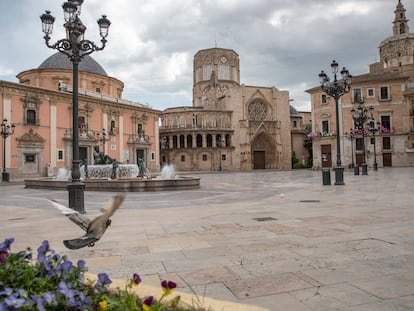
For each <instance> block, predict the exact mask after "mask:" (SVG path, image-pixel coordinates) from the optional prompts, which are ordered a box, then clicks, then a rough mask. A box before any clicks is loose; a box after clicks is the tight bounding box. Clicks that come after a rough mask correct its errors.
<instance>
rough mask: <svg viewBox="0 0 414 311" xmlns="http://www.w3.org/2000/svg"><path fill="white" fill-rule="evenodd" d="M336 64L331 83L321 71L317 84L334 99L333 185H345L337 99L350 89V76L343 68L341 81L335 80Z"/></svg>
mask: <svg viewBox="0 0 414 311" xmlns="http://www.w3.org/2000/svg"><path fill="white" fill-rule="evenodd" d="M338 66H339V65H338V63H337V62H336V61H333V62H332V64H331V68H332V73H333V74H334V80H333V82H330V79H329V77H328V76H327V75H326V73H325V72H324V71H323V70H322V71H321V73H320V74H319V82H320V83H321V88H322V91H323V92H325V93H326V94H327V95H329V96H332V97H333V98H334V99H335V109H336V167H335V185H345V183H344V168H343V166H342V163H341V137H340V128H339V122H340V120H339V99H340V98H341V97H342V95H344V94H345V93H348V92H349V91H350V89H351V82H352V76H351V75H350V74H349V71H348V70H347V69H346V68H345V67H343V69H342V70H341V72H340V73H341V75H342V81H338V80H337V73H338Z"/></svg>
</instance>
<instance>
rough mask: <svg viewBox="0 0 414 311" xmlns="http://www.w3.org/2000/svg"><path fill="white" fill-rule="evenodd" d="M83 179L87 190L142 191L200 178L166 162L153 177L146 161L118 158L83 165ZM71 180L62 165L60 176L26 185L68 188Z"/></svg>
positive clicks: (196, 183)
mask: <svg viewBox="0 0 414 311" xmlns="http://www.w3.org/2000/svg"><path fill="white" fill-rule="evenodd" d="M80 172H81V180H82V182H83V183H84V184H85V190H86V191H116V192H142V191H165V190H184V189H197V188H199V187H200V178H199V177H186V176H178V175H177V174H176V172H175V169H174V166H172V165H165V166H164V167H163V168H162V170H161V172H160V174H159V175H158V176H156V177H154V178H153V177H152V176H151V173H150V171H149V169H148V168H147V167H146V165H145V163H144V161H143V160H141V159H140V161H138V164H120V163H118V162H117V161H116V160H115V161H110V162H109V163H108V162H105V164H94V165H87V164H86V163H85V164H84V165H82V166H81V167H80ZM69 182H70V172H69V171H67V170H66V169H64V168H59V170H58V172H57V174H56V177H53V178H39V179H26V180H25V181H24V184H25V188H31V189H57V190H63V189H66V187H67V184H68V183H69Z"/></svg>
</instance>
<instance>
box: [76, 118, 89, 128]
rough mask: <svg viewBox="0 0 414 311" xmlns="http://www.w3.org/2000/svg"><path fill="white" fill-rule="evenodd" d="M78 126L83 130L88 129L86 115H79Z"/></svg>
mask: <svg viewBox="0 0 414 311" xmlns="http://www.w3.org/2000/svg"><path fill="white" fill-rule="evenodd" d="M78 128H79V129H80V130H81V131H85V130H86V129H87V125H86V118H85V117H84V116H79V117H78Z"/></svg>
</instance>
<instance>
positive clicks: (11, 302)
mask: <svg viewBox="0 0 414 311" xmlns="http://www.w3.org/2000/svg"><path fill="white" fill-rule="evenodd" d="M4 302H5V304H6V306H7V307H10V309H7V310H14V309H19V308H21V307H23V305H24V303H25V302H26V300H25V299H23V298H18V297H17V296H15V295H10V296H9V297H7V298H6V299H4Z"/></svg>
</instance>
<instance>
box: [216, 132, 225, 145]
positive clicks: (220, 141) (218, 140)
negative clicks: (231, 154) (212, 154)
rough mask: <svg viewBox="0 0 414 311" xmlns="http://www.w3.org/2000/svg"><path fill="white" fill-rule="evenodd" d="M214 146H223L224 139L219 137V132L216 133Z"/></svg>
mask: <svg viewBox="0 0 414 311" xmlns="http://www.w3.org/2000/svg"><path fill="white" fill-rule="evenodd" d="M216 147H217V148H221V147H224V140H223V139H222V138H221V135H220V134H217V135H216Z"/></svg>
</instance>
